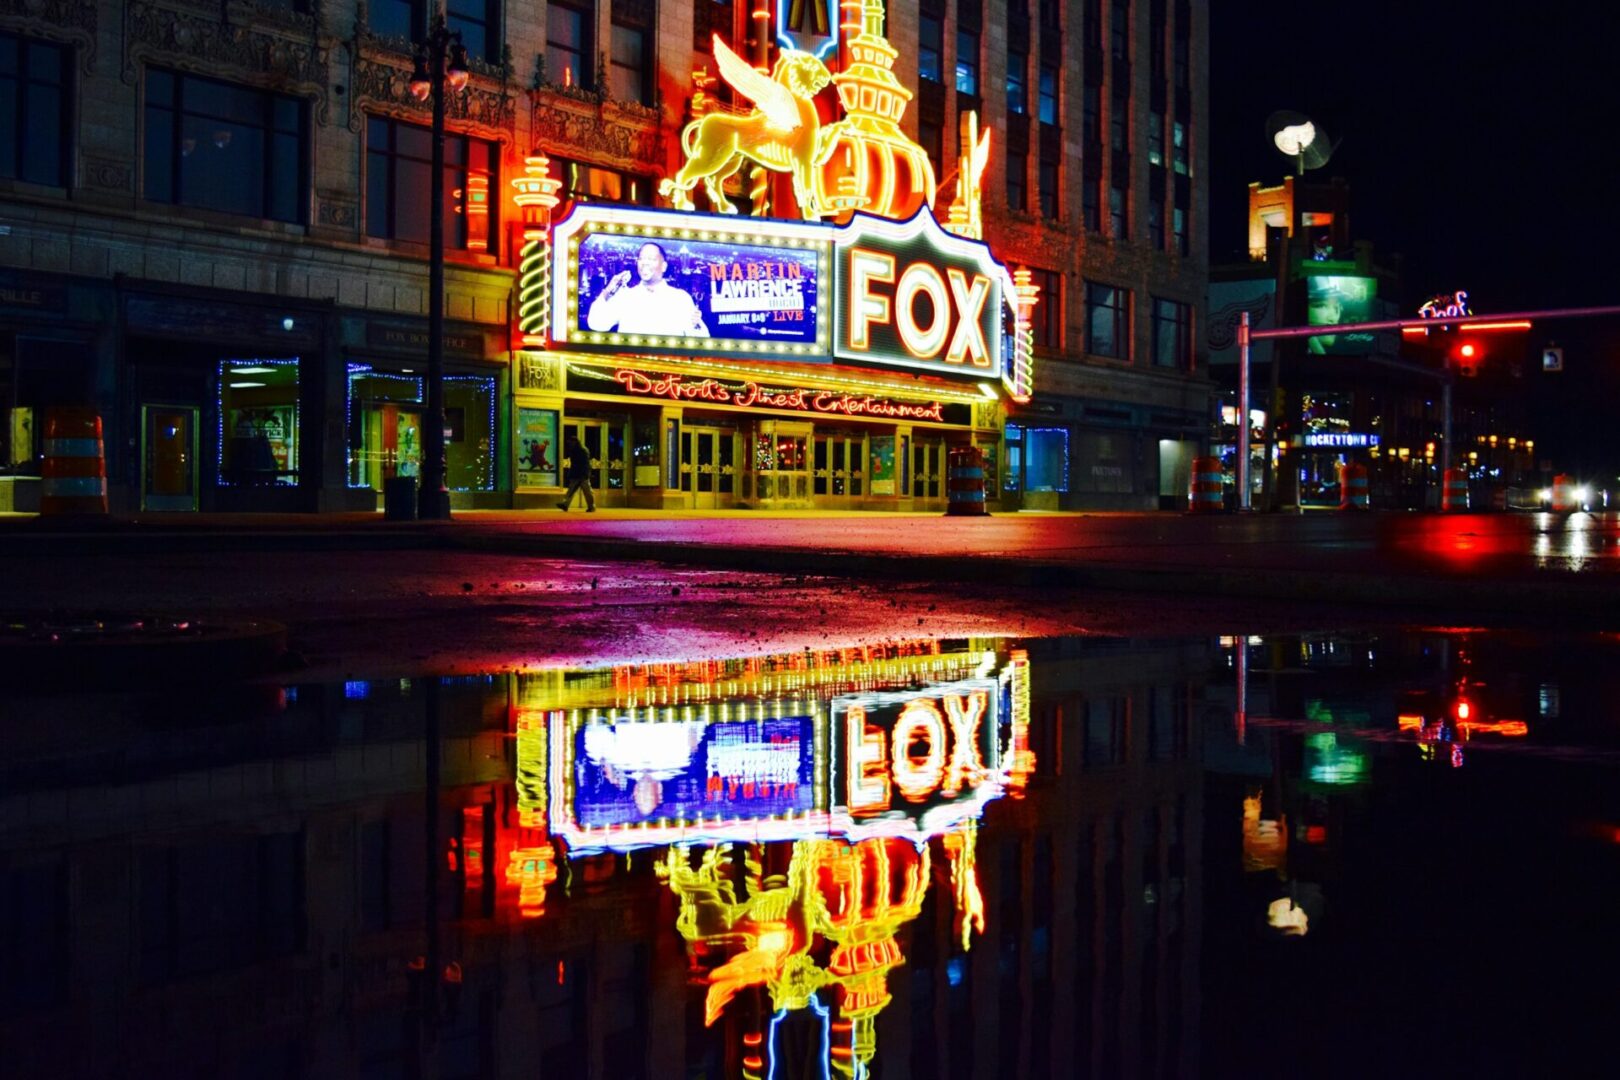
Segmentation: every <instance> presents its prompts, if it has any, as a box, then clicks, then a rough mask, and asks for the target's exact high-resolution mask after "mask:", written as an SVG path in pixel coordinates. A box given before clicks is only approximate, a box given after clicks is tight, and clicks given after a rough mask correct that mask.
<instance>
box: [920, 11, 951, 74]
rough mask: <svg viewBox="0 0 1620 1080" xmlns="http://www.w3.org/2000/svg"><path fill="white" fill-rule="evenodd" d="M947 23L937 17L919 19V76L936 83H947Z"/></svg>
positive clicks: (924, 16) (928, 16)
mask: <svg viewBox="0 0 1620 1080" xmlns="http://www.w3.org/2000/svg"><path fill="white" fill-rule="evenodd" d="M944 72H945V23H944V22H943V21H942V20H941V19H940V18H939V16H937V15H923V16H920V17H919V20H918V29H917V74H918V76H919V77H921V78H924V79H932V80H933V81H934V82H944V81H945V74H944Z"/></svg>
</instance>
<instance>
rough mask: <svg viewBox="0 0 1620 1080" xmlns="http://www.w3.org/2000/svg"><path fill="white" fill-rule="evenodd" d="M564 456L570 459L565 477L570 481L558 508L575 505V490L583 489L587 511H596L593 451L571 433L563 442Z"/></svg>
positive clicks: (564, 508) (591, 512) (565, 508)
mask: <svg viewBox="0 0 1620 1080" xmlns="http://www.w3.org/2000/svg"><path fill="white" fill-rule="evenodd" d="M563 456H564V457H565V458H567V460H568V471H567V473H566V474H565V475H564V477H563V478H564V479H565V480H567V481H568V494H566V495H564V496H563V501H562V502H560V503H558V504H557V509H559V510H567V509H568V508H569V507H570V506H571V505H573V502H574V492H576V491H583V492H584V493H585V511H586V513H590V514H594V513H596V496H595V494H593V493H592V491H591V452H590V451H589V450H587V449H585V444H584V443H581V442H580V441H579V440H578V439H577V438H575V437H574V436H572V435H570V436H568V439H567V440H566V441H565V442H564V443H563Z"/></svg>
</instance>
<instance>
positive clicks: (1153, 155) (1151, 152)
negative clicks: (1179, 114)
mask: <svg viewBox="0 0 1620 1080" xmlns="http://www.w3.org/2000/svg"><path fill="white" fill-rule="evenodd" d="M1148 164H1149V165H1158V166H1161V167H1162V166H1163V165H1164V113H1162V112H1159V111H1158V110H1154V111H1153V112H1150V113H1148Z"/></svg>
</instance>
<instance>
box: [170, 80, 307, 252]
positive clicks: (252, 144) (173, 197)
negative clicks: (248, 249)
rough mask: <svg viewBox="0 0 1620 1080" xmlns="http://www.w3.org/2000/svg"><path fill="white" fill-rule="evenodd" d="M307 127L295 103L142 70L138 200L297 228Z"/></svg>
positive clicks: (302, 211)
mask: <svg viewBox="0 0 1620 1080" xmlns="http://www.w3.org/2000/svg"><path fill="white" fill-rule="evenodd" d="M307 124H308V110H307V109H306V108H305V106H304V103H303V102H302V101H300V100H298V99H297V98H292V97H284V96H282V95H281V94H268V93H265V92H264V91H262V90H251V89H249V88H247V87H245V86H233V85H231V84H230V83H222V82H215V81H214V80H212V79H202V78H198V77H197V76H194V75H180V74H176V73H174V72H169V71H159V70H156V69H153V70H149V71H147V73H146V154H145V166H146V168H145V177H146V178H145V188H144V191H145V195H146V198H148V199H150V200H152V201H153V202H163V203H175V204H178V205H180V206H196V207H201V208H203V209H206V210H219V211H223V212H224V213H228V214H243V215H246V216H248V217H256V218H269V219H271V220H273V221H288V222H292V223H294V224H302V223H303V222H304V221H305V219H306V217H307V213H306V206H307V204H308V201H309V199H308V182H307V179H306V178H307V177H308V175H309V168H308V146H307V144H308V141H309V140H308V139H307V138H306V128H307Z"/></svg>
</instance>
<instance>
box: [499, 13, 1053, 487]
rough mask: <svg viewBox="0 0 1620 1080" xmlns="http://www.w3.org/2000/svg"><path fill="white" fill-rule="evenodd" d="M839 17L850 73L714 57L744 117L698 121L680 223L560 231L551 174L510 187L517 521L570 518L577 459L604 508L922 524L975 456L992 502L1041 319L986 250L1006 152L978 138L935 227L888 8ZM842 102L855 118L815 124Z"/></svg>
mask: <svg viewBox="0 0 1620 1080" xmlns="http://www.w3.org/2000/svg"><path fill="white" fill-rule="evenodd" d="M844 7H845V9H846V10H845V12H844V14H843V15H842V16H840V18H839V20H838V22H839V24H840V26H839V30H840V31H841V33H842V35H843V40H841V41H839V42H838V43H837V44H838V48H837V49H836V50H835V49H833V48H832V47H831V44H830V43H828V42H822V43H819V44H818V45H817V47H816V48H814V49H813V50H811V51H807V50H804V49H801V48H799V47H796V46H795V45H794V41H795V40H796V39H795V38H794V37H793V36H792V35H790V34H781V35H779V36H778V42H779V44H780V46H781V47H780V48H779V49H778V50H777V56H776V60H775V63H774V66H772V67H771V68H770V70H769V72H768V73H767V72H765V71H762V70H759V69H756V67H755V66H754V65H752V64H750V63H748V62H745V61H744V60H742V58H740V57H739V56H737V55H736V54H735V53H734V52H733V51H732V50H731V49H730V48H729V47H728V46H727V44H726V43H725V42H724V41H723V40H721V39H720V38H719V37H718V36H717V37H715V39H714V41H713V49H714V59H715V62H716V66H717V68H718V71H719V74H720V76H721V77H722V78H724V79H725V80H726V81H727V83H728V84H729V85H730V86H731V87H732V88H733V89H734V90H735V91H736V92H737V95H738V98H739V100H743V99H746V100H747V101H750V102H752V103H753V108H752V109H751V110H750V111H746V112H732V111H721V110H718V109H715V108H713V107H705V102H706V101H707V100H708V99H707V98H706V97H705V96H703V95H698V96H697V97H695V98H694V101H693V119H692V121H691V123H689V124H688V125H687V126H686V129H685V130H684V131H683V133H682V137H681V144H682V148H683V150H684V157H685V161H684V164H683V165H682V166H681V168H680V169H679V170H678V172H677V173H676V174H675V175H674V176H672V177H670V178H669V179H666V180H665V181H664V182H663V184H662V185H661V187H660V192H661V194H662V195H663V196H664V198H665V200H666V201H667V202H668V204H669V208H668V209H650V208H642V207H628V206H616V205H604V204H595V203H591V204H587V203H579V204H576V205H573V206H572V207H569V208H567V209H566V212H565V213H561V214H558V215H556V216H557V218H558V219H557V220H553V215H554V212H555V211H557V210H558V209H559V208H560V206H561V202H560V199H559V197H558V195H557V188H558V186H559V183H558V181H556V180H554V179H552V178H551V176H550V170H549V162H548V161H547V160H546V159H545V158H544V157H540V156H535V157H531V158H530V159H529V161H528V167H527V169H526V170H525V174H524V175H523V176H520V177H518V178H516V179H515V180H514V181H513V186H514V188H516V190H517V194H516V201H517V203H518V205H519V207H520V208H521V209H522V212H523V223H522V225H521V230H522V239H521V250H522V275H521V279H520V282H519V296H518V305H517V310H516V315H517V323H518V325H517V327H516V335H515V340H518V341H521V342H522V343H523V346H524V348H523V349H522V350H521V351H519V352H518V354H517V358H516V365H515V367H516V370H515V378H514V391H515V392H514V410H513V417H512V424H513V439H512V441H513V444H514V448H515V452H516V462H515V466H514V474H515V477H516V485H515V486H516V491H517V496H516V499H517V503H518V505H520V506H521V505H543V504H544V502H545V501H546V500H548V499H551V498H554V497H555V496H554V492H555V491H556V490H557V489H558V487H559V486H560V485H561V484H562V482H563V477H562V474H561V467H560V466H561V456H562V455H561V448H562V445H563V443H564V441H565V440H566V439H567V438H568V437H569V436H573V437H576V438H578V439H579V440H580V441H581V442H582V443H583V444H584V445H585V447H586V448H587V449H588V450H589V451H590V454H591V459H592V466H593V475H592V477H591V481H592V486H593V487H594V488H595V489H596V493H597V501H598V502H600V503H604V504H606V505H609V506H613V505H620V506H643V507H668V508H686V507H691V508H711V507H712V508H719V507H728V506H737V507H828V508H845V509H874V510H875V509H928V508H933V507H936V506H943V505H944V503H945V500H946V495H947V491H946V488H947V485H946V475H947V474H946V453H947V450H948V449H949V448H951V447H955V446H968V445H972V446H977V447H979V448H980V449H981V450H982V451H983V452H984V455H985V459H986V467H987V479H986V487H987V491H988V492H989V493H990V495H991V497H992V498H994V493H995V492H996V491H998V490H999V482H998V481H999V475H1000V467H1001V439H1002V431H1001V428H1002V414H1003V404H1004V402H1005V401H1006V400H1008V399H1011V400H1015V401H1023V400H1027V399H1028V396H1029V394H1030V392H1031V358H1030V352H1031V347H1030V343H1031V340H1032V338H1031V332H1030V327H1031V320H1032V316H1033V310H1034V306H1035V303H1036V302H1037V296H1036V290H1035V289H1034V288H1033V287H1032V286H1031V285H1030V281H1029V274H1028V273H1027V272H1025V271H1019V272H1017V273H1014V272H1012V271H1010V270H1009V269H1008V268H1007V267H1005V266H1004V265H1002V264H1001V263H1000V262H999V261H998V260H997V259H996V258H995V256H994V254H993V253H992V251H991V250H990V247H989V246H988V245H987V244H985V243H984V242H983V240H982V239H981V233H982V229H981V226H980V216H979V181H980V177H981V176H982V175H983V170H984V167H985V165H986V163H987V161H988V155H989V150H990V138H989V133H988V132H985V133H983V134H982V135H981V134H980V133H979V132H978V131H977V125H976V120H973V119H971V118H970V119H969V120H968V121H967V124H966V128H965V130H966V132H967V135H968V137H967V138H965V139H964V147H965V153H964V155H963V158H962V160H961V161H960V162H959V163H958V168H957V169H956V170H955V172H956V175H957V180H956V186H955V191H954V197H953V198H952V200H951V201H950V203H949V205H948V206H946V207H944V208H943V209H940V208H939V207H938V203H937V198H936V196H937V193H936V190H935V181H934V172H933V166H932V164H931V163H930V161H929V160H928V157H927V155H926V154H924V153H923V152H922V150H921V148H920V147H918V146H917V144H916V143H915V142H913V141H912V140H911V139H909V138H908V137H907V136H906V135H905V134H904V133H903V132H902V131H901V130H900V128H899V126H898V121H899V120H900V118H901V117H902V116H903V114H904V111H905V108H906V104H907V102H908V101H909V99H910V97H911V95H910V92H909V91H907V90H906V89H905V88H903V87H902V86H901V85H900V84H899V83H898V81H897V80H896V79H895V77H894V74H893V71H892V65H893V61H894V56H895V53H894V49H893V48H892V47H891V46H890V45H889V43H888V42H887V41H886V40H885V39H884V38H883V36H882V32H881V27H882V6H881V4H880V3H878V2H877V0H845V3H844ZM857 27H858V32H857ZM829 84H830V85H832V86H834V87H836V89H837V94H838V100H839V102H840V105H841V112H842V116H841V117H840V118H839V119H837V120H836V121H834V122H832V123H823V122H822V121H821V118H820V115H819V113H818V110H817V108H816V106H815V103H814V101H813V99H814V98H815V97H816V95H817V94H818V93H820V91H822V90H823V89H825V88H826V87H827V86H828V85H829ZM742 192H746V193H747V195H748V198H749V200H750V203H751V206H750V210H751V214H750V215H749V216H743V215H742V214H740V213H739V212H738V210H739V208H738V207H737V206H736V204H735V203H734V202H733V201H732V200H733V198H735V197H737V196H738V195H739V194H740V193H742ZM697 196H701V197H702V198H703V200H704V201H706V203H707V207H706V211H700V210H699V209H698V207H697V205H696V202H695V197H697Z"/></svg>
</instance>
